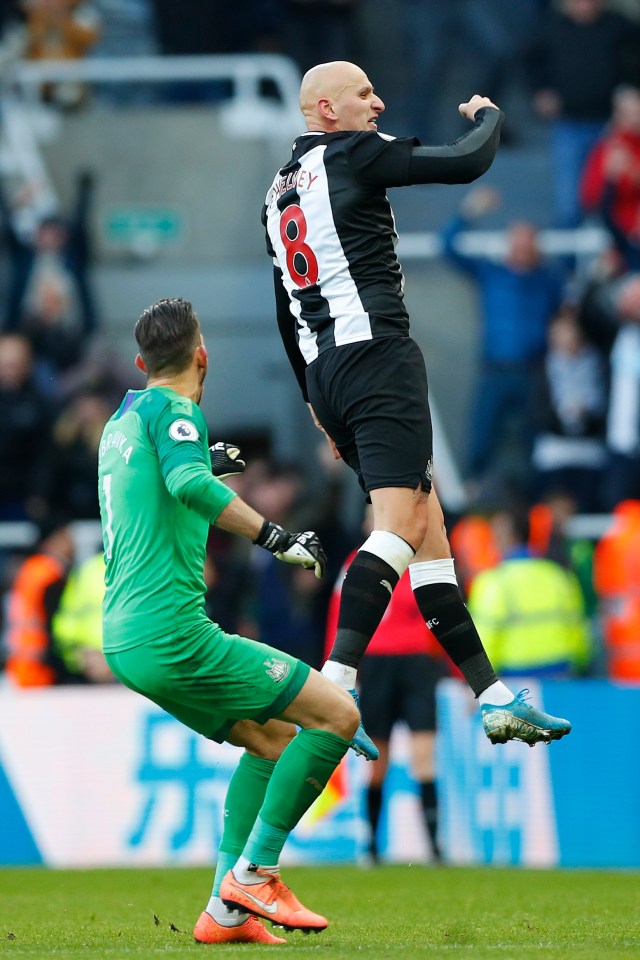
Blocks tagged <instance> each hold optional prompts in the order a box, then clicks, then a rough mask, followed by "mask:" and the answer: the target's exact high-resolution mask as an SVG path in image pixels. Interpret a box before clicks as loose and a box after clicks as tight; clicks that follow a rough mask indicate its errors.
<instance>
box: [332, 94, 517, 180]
mask: <svg viewBox="0 0 640 960" xmlns="http://www.w3.org/2000/svg"><path fill="white" fill-rule="evenodd" d="M503 119H504V115H503V113H502V111H501V110H497V109H494V108H492V107H483V108H482V109H481V110H478V112H477V113H476V116H475V119H474V123H473V127H472V128H471V129H470V130H469V131H468V132H467V133H465V135H464V136H462V137H460V138H459V139H458V140H454V141H453V142H452V143H445V144H442V145H441V146H424V147H423V146H421V144H420V142H419V141H418V140H416V139H415V138H414V137H410V138H398V139H395V138H393V137H387V136H386V135H385V134H382V133H373V132H367V133H358V134H356V135H354V136H353V137H352V139H351V141H350V142H349V145H348V147H347V153H348V157H349V164H350V166H351V169H352V171H353V174H354V176H355V178H356V179H357V180H358V181H359V182H360V183H363V184H365V185H367V186H372V187H405V186H409V185H411V184H414V183H471V182H472V181H473V180H476V179H477V178H478V177H480V176H482V174H483V173H485V172H486V171H487V170H488V169H489V167H490V166H491V164H492V162H493V159H494V157H495V155H496V152H497V149H498V144H499V142H500V128H501V126H502V121H503Z"/></svg>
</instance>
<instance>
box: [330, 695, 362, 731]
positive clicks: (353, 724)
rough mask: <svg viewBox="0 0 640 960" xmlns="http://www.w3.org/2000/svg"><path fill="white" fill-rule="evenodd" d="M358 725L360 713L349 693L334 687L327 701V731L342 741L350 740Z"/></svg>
mask: <svg viewBox="0 0 640 960" xmlns="http://www.w3.org/2000/svg"><path fill="white" fill-rule="evenodd" d="M359 723H360V712H359V710H358V708H357V707H356V704H355V701H354V699H353V697H352V696H351V694H350V693H348V692H347V691H346V690H341V689H340V687H336V688H335V691H334V692H333V696H332V697H331V699H330V700H329V699H328V700H327V729H328V730H331V732H332V733H335V734H336V735H337V736H339V737H342V738H343V739H344V740H351V739H353V736H354V734H355V732H356V730H357V729H358V724H359Z"/></svg>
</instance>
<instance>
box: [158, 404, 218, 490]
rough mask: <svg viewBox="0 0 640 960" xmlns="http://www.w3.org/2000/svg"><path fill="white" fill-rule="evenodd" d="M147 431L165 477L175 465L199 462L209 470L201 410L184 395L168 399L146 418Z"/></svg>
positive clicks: (205, 434)
mask: <svg viewBox="0 0 640 960" xmlns="http://www.w3.org/2000/svg"><path fill="white" fill-rule="evenodd" d="M149 432H150V434H151V439H152V440H153V443H154V445H155V448H156V450H157V451H158V460H159V461H160V470H161V471H162V476H163V477H164V478H165V479H166V478H167V477H168V476H169V474H170V473H171V471H172V470H174V469H175V468H176V467H182V466H185V465H186V464H200V465H201V466H202V468H203V470H206V471H207V472H208V473H210V472H211V463H210V462H209V463H207V458H206V454H208V449H209V447H208V443H209V439H208V434H207V425H206V422H205V419H204V416H203V414H202V411H201V410H200V408H199V407H198V406H197V404H195V403H193V401H192V400H189V399H188V398H187V397H184V398H182V397H181V398H176V399H172V400H170V401H169V402H168V403H167V404H166V406H165V407H164V408H163V409H162V410H161V411H160V412H159V413H158V415H157V417H156V418H155V419H154V420H152V421H150V423H149Z"/></svg>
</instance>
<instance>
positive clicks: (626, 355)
mask: <svg viewBox="0 0 640 960" xmlns="http://www.w3.org/2000/svg"><path fill="white" fill-rule="evenodd" d="M613 297H614V305H615V309H616V315H617V319H618V322H619V324H620V328H619V332H618V334H617V336H616V338H615V341H614V343H613V348H612V350H611V388H610V395H609V410H608V414H607V432H606V438H607V447H608V452H609V456H608V462H607V467H606V471H605V483H604V499H605V507H606V508H607V509H608V510H612V509H613V508H614V507H615V506H616V504H618V503H620V502H621V501H622V500H628V499H640V274H629V275H628V276H626V277H623V278H622V279H621V280H620V281H619V282H618V283H617V284H616V285H615V288H614V293H613Z"/></svg>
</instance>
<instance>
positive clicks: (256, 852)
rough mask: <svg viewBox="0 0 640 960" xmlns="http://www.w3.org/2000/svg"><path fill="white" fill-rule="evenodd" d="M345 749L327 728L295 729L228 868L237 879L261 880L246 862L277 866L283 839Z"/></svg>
mask: <svg viewBox="0 0 640 960" xmlns="http://www.w3.org/2000/svg"><path fill="white" fill-rule="evenodd" d="M348 749H349V741H348V740H343V738H342V737H339V736H337V734H335V733H330V732H329V731H327V730H300V731H299V733H298V734H297V736H295V737H294V738H293V740H292V741H291V743H289V745H288V746H287V747H286V748H285V750H284V751H283V753H282V756H281V757H280V759H279V760H278V762H277V763H276V765H275V770H274V771H273V775H272V777H271V780H270V782H269V785H268V787H267V791H266V794H265V797H264V803H263V804H262V807H261V809H260V813H259V815H258V817H257V819H256V822H255V825H254V827H253V829H252V831H251V834H250V836H249V839H248V841H247V844H246V846H245V848H244V851H243V853H242V857H241V858H240V860H239V862H238V864H236V866H235V867H234V868H233V873H234V876H235V878H236V880H238V881H239V882H240V883H256V882H257V883H261V882H263V880H264V878H263V877H261V876H259V875H256V872H255V870H253V871H249V870H248V865H249V864H257V865H258V866H260V867H264V868H267V869H269V868H270V869H276V868H277V866H278V860H279V858H280V852H281V850H282V848H283V846H284V844H285V841H286V839H287V837H288V836H289V834H290V833H291V831H292V830H293V828H294V827H295V826H296V824H297V823H298V821H299V820H300V819H301V817H302V816H303V815H304V814H305V813H306V812H307V810H308V809H309V807H310V806H311V804H312V803H313V801H314V800H316V799H317V798H318V797H319V796H320V794H321V793H322V791H323V790H324V788H325V787H326V785H327V783H328V781H329V777H330V776H331V774H332V773H333V771H334V770H335V768H336V767H337V766H338V764H339V763H340V761H341V760H342V758H343V757H344V755H345V753H346V752H347V750H348Z"/></svg>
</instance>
